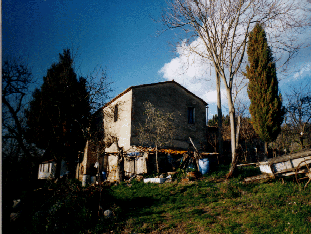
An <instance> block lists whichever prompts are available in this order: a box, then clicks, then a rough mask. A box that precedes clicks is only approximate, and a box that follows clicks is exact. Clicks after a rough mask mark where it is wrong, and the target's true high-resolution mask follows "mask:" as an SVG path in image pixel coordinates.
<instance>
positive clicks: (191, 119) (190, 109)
mask: <svg viewBox="0 0 311 234" xmlns="http://www.w3.org/2000/svg"><path fill="white" fill-rule="evenodd" d="M188 124H194V107H188Z"/></svg>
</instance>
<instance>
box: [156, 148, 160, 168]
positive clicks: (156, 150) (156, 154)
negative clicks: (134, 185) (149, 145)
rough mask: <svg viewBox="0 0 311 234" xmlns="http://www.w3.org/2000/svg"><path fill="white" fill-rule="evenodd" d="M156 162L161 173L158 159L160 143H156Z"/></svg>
mask: <svg viewBox="0 0 311 234" xmlns="http://www.w3.org/2000/svg"><path fill="white" fill-rule="evenodd" d="M156 164H157V173H159V172H160V170H159V161H158V145H156Z"/></svg>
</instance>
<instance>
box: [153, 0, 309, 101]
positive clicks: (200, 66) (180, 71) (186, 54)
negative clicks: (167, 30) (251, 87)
mask: <svg viewBox="0 0 311 234" xmlns="http://www.w3.org/2000/svg"><path fill="white" fill-rule="evenodd" d="M290 1H292V0H289V1H288V2H290ZM303 2H304V3H306V0H303V1H302V2H301V3H303ZM308 6H309V8H310V9H311V4H309V5H308ZM307 12H308V11H307ZM299 14H300V15H301V12H300V13H299ZM310 15H311V11H309V16H310ZM280 24H282V23H280ZM276 26H277V25H273V27H272V28H270V29H269V28H266V33H267V39H268V42H269V39H271V40H272V36H274V35H275V34H278V36H279V37H280V38H281V39H282V40H287V38H288V36H293V37H295V39H296V40H295V41H292V42H293V43H296V44H301V43H303V44H306V43H309V44H310V42H311V37H310V35H311V28H310V27H309V28H306V29H305V30H304V31H303V32H300V33H299V34H298V33H296V32H294V31H283V32H282V33H281V29H282V28H283V26H280V31H279V32H276V30H275V29H276ZM277 40H278V39H277ZM200 42H201V41H200V39H196V40H194V41H193V42H192V43H191V44H190V46H191V47H196V48H197V49H198V51H200V52H204V46H203V43H200ZM274 45H275V46H274V47H272V51H273V56H274V57H275V58H279V60H278V61H277V63H276V65H277V67H280V66H281V65H282V64H283V63H284V62H285V61H286V60H287V58H288V54H287V52H286V51H285V50H282V49H278V48H279V47H278V46H277V45H276V44H274ZM270 46H271V43H270ZM176 50H177V53H178V56H177V57H176V58H173V59H172V60H171V61H170V62H168V63H166V64H165V65H164V66H163V67H162V68H161V70H160V71H159V73H160V74H162V76H163V78H165V79H167V80H173V79H174V80H175V81H176V82H178V83H180V84H181V85H183V86H184V87H186V88H187V89H189V90H190V91H191V92H193V93H195V94H196V95H197V96H199V97H201V98H202V99H204V100H205V101H206V102H207V103H209V104H214V103H216V90H215V89H216V85H215V78H216V77H215V71H214V68H213V67H212V66H211V63H210V62H208V61H207V60H205V61H203V60H202V58H201V57H199V56H198V55H197V54H194V53H191V52H190V51H189V45H187V44H186V42H185V41H183V42H182V43H181V45H180V46H178V47H177V48H176ZM244 61H245V64H246V62H247V53H245V56H244ZM310 61H311V47H307V48H304V49H302V50H300V51H299V53H297V54H296V56H295V57H294V58H293V59H291V60H290V63H288V69H287V70H286V72H287V73H285V72H284V71H282V69H280V70H278V74H277V75H278V78H280V79H281V80H282V81H283V80H284V81H285V80H286V81H287V82H280V85H284V87H280V89H281V90H284V89H287V88H288V82H289V81H290V80H293V79H303V78H304V77H307V76H309V77H310V70H311V62H310ZM245 64H243V66H242V67H241V69H245ZM281 71H282V72H281ZM235 81H236V83H240V82H242V85H241V86H240V87H242V86H243V85H244V84H245V83H246V82H247V80H243V79H242V77H235ZM285 85H287V86H285ZM221 92H222V105H225V106H226V105H227V99H226V98H225V97H226V91H225V89H224V87H223V88H222V89H221ZM238 99H239V100H240V101H242V102H243V101H245V102H248V101H249V99H248V96H247V90H246V87H245V88H244V89H243V90H241V91H240V93H239V95H238Z"/></svg>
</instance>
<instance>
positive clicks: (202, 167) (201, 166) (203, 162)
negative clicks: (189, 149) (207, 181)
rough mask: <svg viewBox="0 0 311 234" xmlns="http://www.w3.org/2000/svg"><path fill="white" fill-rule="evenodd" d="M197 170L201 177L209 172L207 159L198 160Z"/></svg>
mask: <svg viewBox="0 0 311 234" xmlns="http://www.w3.org/2000/svg"><path fill="white" fill-rule="evenodd" d="M199 169H200V172H201V173H202V175H204V174H206V173H208V171H209V160H208V158H202V159H199Z"/></svg>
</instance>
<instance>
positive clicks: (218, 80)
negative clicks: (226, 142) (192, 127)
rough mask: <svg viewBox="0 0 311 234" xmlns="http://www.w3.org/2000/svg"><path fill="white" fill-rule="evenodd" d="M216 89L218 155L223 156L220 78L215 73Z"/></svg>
mask: <svg viewBox="0 0 311 234" xmlns="http://www.w3.org/2000/svg"><path fill="white" fill-rule="evenodd" d="M216 89H217V113H218V153H219V154H220V155H222V154H223V140H222V131H221V130H222V110H221V95H220V77H219V73H218V72H216Z"/></svg>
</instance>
